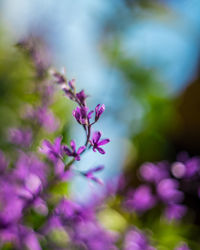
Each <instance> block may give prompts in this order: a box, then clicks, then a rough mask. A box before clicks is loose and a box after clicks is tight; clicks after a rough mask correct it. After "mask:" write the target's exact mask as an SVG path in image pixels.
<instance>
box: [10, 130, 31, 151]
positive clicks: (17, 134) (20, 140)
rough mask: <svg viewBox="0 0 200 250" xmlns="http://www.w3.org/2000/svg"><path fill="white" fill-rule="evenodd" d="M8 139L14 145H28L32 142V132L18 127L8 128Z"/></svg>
mask: <svg viewBox="0 0 200 250" xmlns="http://www.w3.org/2000/svg"><path fill="white" fill-rule="evenodd" d="M8 133H9V134H8V137H9V141H10V142H11V143H13V144H16V145H21V146H23V147H28V146H30V144H31V142H32V132H31V130H22V129H18V128H10V129H9V131H8Z"/></svg>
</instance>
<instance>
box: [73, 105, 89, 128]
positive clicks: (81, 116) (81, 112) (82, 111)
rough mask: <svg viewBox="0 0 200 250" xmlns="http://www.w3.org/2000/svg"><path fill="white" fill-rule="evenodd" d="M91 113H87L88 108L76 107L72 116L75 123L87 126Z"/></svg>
mask: <svg viewBox="0 0 200 250" xmlns="http://www.w3.org/2000/svg"><path fill="white" fill-rule="evenodd" d="M92 113H93V111H90V112H89V113H88V107H77V108H76V109H75V110H73V112H72V115H73V116H74V117H75V118H76V120H77V122H78V123H80V124H82V125H88V123H89V120H90V119H91V116H92Z"/></svg>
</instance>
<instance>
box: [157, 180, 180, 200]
mask: <svg viewBox="0 0 200 250" xmlns="http://www.w3.org/2000/svg"><path fill="white" fill-rule="evenodd" d="M178 187H179V183H178V181H176V180H174V179H169V178H168V179H163V180H162V181H160V182H159V183H158V185H157V193H158V195H159V197H160V198H161V199H162V200H163V201H164V202H165V203H167V204H170V203H177V202H180V201H182V199H183V196H184V195H183V193H182V192H181V191H179V190H178Z"/></svg>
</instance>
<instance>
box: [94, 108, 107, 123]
mask: <svg viewBox="0 0 200 250" xmlns="http://www.w3.org/2000/svg"><path fill="white" fill-rule="evenodd" d="M104 111H105V105H104V104H102V105H100V104H98V105H97V106H96V108H95V122H96V121H98V120H99V118H100V116H101V115H102V114H103V112H104Z"/></svg>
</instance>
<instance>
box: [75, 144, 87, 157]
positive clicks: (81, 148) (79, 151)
mask: <svg viewBox="0 0 200 250" xmlns="http://www.w3.org/2000/svg"><path fill="white" fill-rule="evenodd" d="M85 148H86V147H85V146H81V147H80V148H79V149H78V151H77V154H78V155H80V154H81V153H82V152H83V151H84V150H85Z"/></svg>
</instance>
